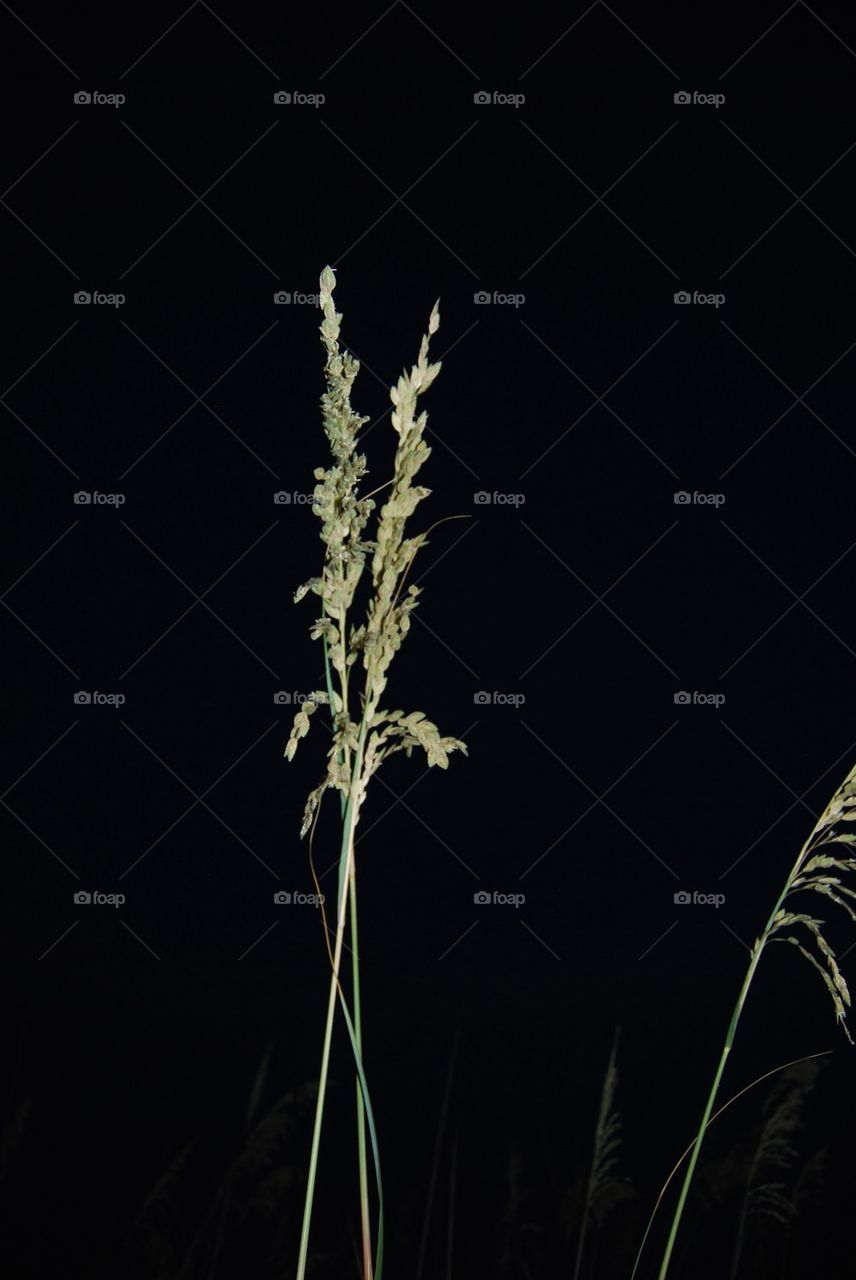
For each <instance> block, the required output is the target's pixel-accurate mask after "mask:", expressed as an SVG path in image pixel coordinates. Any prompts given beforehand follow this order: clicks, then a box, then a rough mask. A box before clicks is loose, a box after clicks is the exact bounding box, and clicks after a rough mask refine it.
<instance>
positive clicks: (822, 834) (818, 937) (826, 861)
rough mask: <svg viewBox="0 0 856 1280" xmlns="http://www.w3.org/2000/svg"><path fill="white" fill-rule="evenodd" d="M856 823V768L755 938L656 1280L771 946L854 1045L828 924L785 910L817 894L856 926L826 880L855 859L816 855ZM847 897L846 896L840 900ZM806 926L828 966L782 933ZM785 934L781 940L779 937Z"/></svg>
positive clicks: (665, 1265)
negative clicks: (801, 970)
mask: <svg viewBox="0 0 856 1280" xmlns="http://www.w3.org/2000/svg"><path fill="white" fill-rule="evenodd" d="M853 821H856V767H854V768H853V769H851V771H850V773H849V774H848V776H847V778H846V779H845V781H844V782H843V783H842V785H841V786H840V787H839V789H838V791H836V793H835V795H834V796H833V797H832V799H831V800H830V802H829V804H828V805H827V807H826V809H825V810H824V811H823V813H822V814H821V816H820V818H819V819H818V821H817V823H816V824H815V827H814V829H813V831H812V833H811V835H810V836H809V837H808V839H807V840H806V842H805V844H804V845H803V847H802V849H801V850H800V852H799V855H798V856H797V859H796V862H795V863H794V865H793V868H792V870H791V873H790V875H789V876H788V878H787V880H786V881H785V885H784V888H783V889H782V892H781V893H780V894H779V897H778V899H777V901H776V904H775V906H774V907H773V910H772V911H771V913H770V917H769V919H768V920H767V923H766V925H765V927H764V930H763V932H762V933H761V935H760V937H758V938H756V939H755V943H754V945H753V947H752V952H751V958H750V961H749V967H748V969H747V971H746V976H745V977H744V979H743V984H742V986H741V988H740V993H739V995H738V997H737V1003H736V1004H735V1006H734V1011H733V1013H732V1015H731V1021H730V1023H729V1024H728V1031H727V1033H726V1037H725V1043H724V1045H723V1048H722V1053H721V1054H720V1058H719V1062H718V1064H717V1068H716V1072H715V1074H714V1077H713V1083H712V1085H711V1087H710V1092H709V1093H708V1096H707V1102H706V1103H705V1108H704V1112H703V1114H702V1118H701V1123H700V1125H699V1130H698V1134H697V1136H696V1139H695V1142H694V1144H693V1150H692V1155H691V1156H690V1160H689V1163H688V1165H687V1170H686V1174H685V1175H684V1181H683V1185H682V1187H681V1193H680V1196H679V1198H678V1204H677V1207H676V1209H675V1213H674V1216H673V1218H672V1224H671V1228H670V1230H669V1237H668V1240H667V1242H666V1248H665V1251H664V1254H663V1260H662V1263H661V1265H660V1271H659V1277H658V1280H665V1277H666V1274H667V1272H668V1269H669V1263H670V1261H671V1257H672V1250H673V1248H674V1244H675V1238H676V1236H677V1233H678V1227H679V1226H680V1222H681V1217H682V1215H683V1211H684V1205H685V1204H686V1199H687V1194H688V1192H689V1188H690V1183H691V1182H692V1178H693V1174H694V1172H695V1167H696V1163H697V1161H698V1157H699V1152H700V1151H701V1145H702V1142H703V1140H704V1135H705V1130H706V1129H707V1126H708V1124H709V1122H710V1116H711V1112H712V1110H713V1105H714V1102H715V1101H716V1096H717V1093H718V1092H719V1085H720V1081H721V1080H722V1075H723V1072H724V1071H725V1065H726V1063H727V1061H728V1055H729V1054H730V1052H731V1049H732V1046H733V1044H734V1037H735V1034H736V1032H737V1025H738V1023H739V1021H740V1017H741V1014H742V1013H743V1008H744V1006H745V1004H746V999H747V996H748V994H749V988H750V986H751V985H752V979H753V978H754V977H755V972H756V970H757V968H758V965H759V963H760V960H761V956H762V954H763V952H764V948H765V947H766V945H767V943H768V942H771V941H773V942H790V943H791V944H792V945H793V946H795V947H797V948H798V950H799V951H800V953H801V954H802V955H803V956H805V958H806V959H807V960H808V961H809V962H810V963H811V964H812V965H813V966H814V968H815V969H816V970H817V971H818V972H819V973H820V975H821V977H822V978H823V980H824V983H825V985H826V987H827V990H828V991H829V994H830V996H831V997H832V1003H833V1006H834V1008H835V1019H836V1022H837V1023H839V1024H840V1025H841V1027H842V1029H843V1030H844V1033H845V1035H846V1036H847V1039H848V1040H849V1041H850V1043H851V1044H852V1043H853V1039H852V1037H851V1035H850V1032H849V1031H848V1029H847V1022H846V1012H845V1005H847V1006H849V1005H850V993H849V991H848V989H847V983H846V982H845V980H844V976H843V974H842V973H841V971H840V969H839V968H838V965H837V964H836V961H835V953H834V951H833V950H832V948H831V947H830V946H829V944H828V943H827V941H826V939H825V938H824V936H823V933H822V932H821V925H822V924H823V923H824V922H823V921H822V920H818V919H817V918H816V917H814V916H810V915H807V914H805V913H803V912H791V911H786V910H785V908H784V902H785V900H786V899H787V898H789V897H790V896H791V895H793V894H796V893H802V892H814V893H819V894H821V895H823V896H824V897H826V898H828V899H830V900H831V901H833V902H835V903H836V904H837V905H838V906H840V907H843V908H844V910H845V911H847V913H848V914H849V915H850V917H851V919H853V920H854V921H856V911H854V910H853V908H852V906H851V905H850V903H849V902H848V901H847V898H850V899H856V891H854V890H853V889H850V888H849V887H847V886H846V885H843V884H842V883H841V878H840V876H834V875H828V874H827V872H829V871H830V870H833V871H844V872H853V871H856V859H854V858H848V857H840V856H839V857H836V856H832V855H829V854H818V853H817V850H818V849H820V848H821V847H823V846H832V845H835V844H843V845H845V846H852V845H853V844H856V835H851V834H848V833H835V834H833V832H834V831H835V828H836V826H837V824H838V823H839V822H853ZM842 894H844V895H845V897H842V896H841V895H842ZM797 925H802V926H803V927H804V928H805V929H806V930H807V931H808V933H809V934H810V936H811V937H813V938H814V941H815V943H816V945H817V948H818V951H819V952H820V955H821V957H822V959H823V960H824V961H825V966H824V964H822V963H821V962H820V961H819V960H818V959H817V958H816V957H815V956H814V955H812V954H811V952H809V951H807V950H806V949H805V947H804V946H803V945H802V943H801V942H800V940H799V938H798V937H796V936H794V935H793V934H782V933H781V931H783V930H785V929H788V928H790V927H792V926H797ZM779 934H781V936H776V935H779Z"/></svg>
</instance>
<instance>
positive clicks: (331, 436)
mask: <svg viewBox="0 0 856 1280" xmlns="http://www.w3.org/2000/svg"><path fill="white" fill-rule="evenodd" d="M335 284H336V280H335V276H334V275H333V272H332V270H331V268H330V267H325V268H324V271H323V272H322V274H321V306H322V309H323V312H324V319H323V321H322V323H321V338H322V341H323V343H324V346H325V348H326V351H327V363H326V366H325V373H326V377H327V391H326V393H325V395H323V396H322V397H321V412H322V418H323V423H324V430H325V432H326V434H327V439H328V440H329V442H330V449H331V452H332V455H333V465H332V466H331V467H330V468H329V469H328V470H324V468H322V467H319V468H317V469H316V471H315V479H316V480H317V481H318V483H317V485H316V486H315V492H314V500H313V509H314V511H315V514H316V515H317V516H318V518H319V519H320V520H321V522H322V527H321V538H322V541H323V542H324V544H325V546H326V549H327V550H326V554H325V557H324V568H323V571H322V574H321V577H319V578H312V579H311V580H310V581H309V582H306V583H304V584H303V586H301V587H300V588H299V589H298V591H297V592H296V593H295V597H294V598H295V601H298V600H301V599H302V598H303V597H304V596H305V595H307V594H308V593H309V592H312V593H314V594H315V595H317V596H320V597H321V603H322V615H321V617H320V618H318V619H316V621H315V622H314V623H313V625H312V628H311V631H310V634H311V636H312V638H313V639H314V640H317V639H319V638H320V639H323V641H324V645H325V654H326V655H327V656H328V659H329V665H330V666H332V668H333V670H334V671H335V673H336V676H337V677H338V684H339V688H338V689H335V688H334V687H333V686H332V682H331V683H330V688H329V691H328V692H324V691H316V692H315V693H313V694H312V695H311V697H310V699H309V700H308V701H307V702H306V703H305V704H304V705H303V707H302V708H301V709H300V710H299V711H298V712H297V714H296V716H295V718H294V726H293V728H292V731H291V735H290V737H289V739H288V743H287V745H286V748H285V755H286V757H287V758H288V759H289V760H291V759H293V757H294V753H295V751H296V750H297V744H298V742H299V741H300V739H301V738H302V737H304V736H305V735H306V734H307V733H308V731H309V717H310V715H311V714H312V712H313V711H314V710H315V707H316V706H317V705H318V704H320V703H325V704H328V705H331V706H332V710H333V723H334V733H333V741H332V744H331V747H330V750H329V752H328V766H327V774H326V776H325V778H324V781H323V782H322V783H321V785H320V786H319V787H317V788H315V790H314V791H312V792H311V794H310V796H309V799H308V802H307V805H306V810H305V812H304V816H303V824H302V826H301V832H300V834H301V835H305V833H306V832H307V831H308V829H309V827H310V825H311V823H312V819H313V815H314V813H315V810H316V809H317V807H318V804H319V803H320V800H321V797H322V795H323V793H324V791H325V790H326V789H327V788H328V787H335V788H336V789H337V790H339V791H341V792H342V794H343V795H344V796H346V797H350V795H351V790H352V787H353V793H354V794H353V797H352V799H353V806H354V822H356V817H357V815H358V813H359V808H360V806H361V805H362V801H363V799H364V797H365V790H366V786H367V783H368V780H369V778H370V777H371V776H372V774H373V773H375V772H376V770H377V769H378V768H379V766H380V765H381V764H382V762H383V761H384V760H385V759H386V758H387V757H388V756H390V755H392V753H393V752H395V751H406V752H407V754H408V756H409V755H410V753H411V751H412V749H413V748H414V747H421V748H422V749H423V750H424V752H425V754H426V756H427V759H428V764H429V765H435V764H436V765H439V766H440V767H441V768H442V769H445V768H446V767H447V765H448V758H449V752H451V751H455V750H460V751H463V752H464V753H466V751H467V748H466V745H465V743H463V742H460V741H459V740H458V739H457V738H443V737H441V736H440V733H439V730H438V729H437V726H436V725H435V724H433V723H432V722H431V721H430V720H426V719H425V716H424V714H423V713H422V712H421V711H416V712H413V713H411V714H410V715H407V716H405V714H404V712H403V711H384V710H379V709H378V705H379V701H380V698H381V695H382V694H383V692H384V689H385V688H386V683H387V670H388V668H389V665H390V663H391V661H392V659H393V657H394V656H395V654H396V653H397V651H398V649H399V648H400V647H401V644H402V642H403V640H404V637H405V636H406V635H407V632H408V630H409V629H410V614H411V612H412V611H413V609H415V608H416V606H417V597H418V595H419V588H418V587H416V586H413V585H411V586H409V587H408V588H407V590H406V592H405V593H404V594H403V595H402V589H403V586H404V579H405V578H406V576H407V573H408V571H409V569H410V566H411V564H412V563H413V559H414V557H415V555H416V553H417V551H418V550H419V548H420V547H422V546H424V545H425V542H426V535H425V534H424V533H420V534H417V535H416V536H414V537H411V538H405V537H404V529H405V524H406V522H407V520H408V518H409V517H410V516H412V515H413V512H414V511H415V510H416V507H417V506H418V504H419V503H420V502H421V501H422V499H423V498H427V497H428V495H429V494H430V492H431V491H430V489H426V488H424V487H423V486H421V485H415V484H414V483H413V480H414V477H415V476H416V474H417V472H418V471H419V470H420V468H421V467H422V466H423V464H424V463H425V462H426V461H427V459H428V457H429V456H430V454H431V450H430V448H429V447H428V445H427V444H426V443H425V440H424V432H425V426H426V423H427V419H428V415H427V413H426V412H425V411H424V410H423V411H422V412H421V413H420V414H419V415H418V416H417V415H416V409H417V401H418V398H419V396H421V395H423V394H424V393H425V392H426V391H427V390H428V388H429V387H430V386H431V383H432V382H433V381H434V379H435V378H436V376H437V374H438V373H439V372H440V363H439V362H438V363H437V364H429V363H428V343H429V337H430V335H431V334H433V333H436V331H437V329H438V327H439V324H440V313H439V311H438V303H435V304H434V309H433V310H432V312H431V317H430V320H429V323H428V333H427V334H426V335H425V336H424V337H423V338H422V344H421V347H420V349H419V359H418V361H417V363H416V364H415V365H414V366H413V368H412V369H411V371H410V373H409V374H406V373H402V375H401V377H400V378H399V380H398V383H397V384H396V386H394V387H392V388H391V390H390V393H389V394H390V399H391V401H392V403H393V405H394V406H395V408H394V410H393V413H392V425H393V427H394V429H395V432H396V434H397V437H398V445H397V448H396V452H395V464H394V474H393V478H392V482H391V484H390V486H389V493H388V496H387V499H386V502H385V503H384V505H383V507H382V508H381V511H380V514H379V516H378V520H377V529H376V536H375V538H374V539H373V540H369V539H366V538H364V536H363V534H364V530H365V529H366V525H367V524H368V521H369V517H370V515H371V513H372V511H373V510H374V507H375V503H374V502H373V501H372V499H371V498H362V499H360V498H359V497H358V496H357V495H358V486H359V483H360V481H361V480H362V478H363V476H364V475H365V474H366V470H367V467H366V459H365V456H364V455H363V454H359V453H358V452H357V433H358V432H359V429H360V427H361V426H362V425H363V423H365V422H367V421H368V418H365V417H361V416H360V415H359V414H355V413H354V412H353V410H352V408H351V403H350V395H351V388H352V386H353V382H354V379H355V377H356V375H357V373H358V372H359V368H360V365H359V361H357V360H355V359H354V358H353V357H352V356H351V354H350V353H349V352H345V353H344V354H342V353H340V350H339V342H338V339H339V331H340V323H341V319H342V317H341V315H339V314H338V313H337V312H336V310H335V307H334V306H333V298H332V293H333V289H334V288H335ZM369 555H371V557H372V559H371V573H372V588H373V591H372V596H371V598H370V600H369V603H368V608H367V611H366V620H365V622H364V623H363V624H362V625H360V626H357V627H353V628H351V629H350V630H349V624H348V610H349V609H350V608H351V606H352V604H353V601H354V595H355V592H356V589H357V585H358V583H359V581H360V578H361V576H362V573H363V569H364V567H365V564H366V560H367V558H368V556H369ZM358 658H361V659H362V672H363V676H364V679H363V687H362V689H360V690H359V696H360V704H361V714H360V720H359V722H357V721H355V720H353V719H352V718H351V715H350V707H349V692H350V687H349V686H350V684H351V682H352V680H353V679H354V673H353V672H352V668H353V667H354V664H355V663H356V662H357V659H358ZM361 747H362V748H363V749H362V750H360V748H361ZM355 765H356V767H354V766H355Z"/></svg>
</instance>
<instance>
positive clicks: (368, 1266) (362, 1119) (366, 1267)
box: [350, 859, 372, 1280]
mask: <svg viewBox="0 0 856 1280" xmlns="http://www.w3.org/2000/svg"><path fill="white" fill-rule="evenodd" d="M350 899H351V944H352V947H353V950H352V952H351V973H352V976H353V986H354V1038H355V1039H356V1042H357V1053H358V1054H359V1056H360V1059H362V1056H363V1031H362V1020H361V1014H360V954H359V939H358V936H357V865H356V860H355V859H352V860H351V879H350ZM356 1084H357V1144H358V1148H359V1160H360V1217H361V1221H362V1230H363V1272H364V1275H365V1280H372V1235H371V1217H370V1214H369V1180H368V1165H367V1162H366V1110H365V1104H364V1102H363V1090H362V1085H361V1084H360V1077H359V1075H358V1076H357V1080H356Z"/></svg>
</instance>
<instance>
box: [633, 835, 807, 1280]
mask: <svg viewBox="0 0 856 1280" xmlns="http://www.w3.org/2000/svg"><path fill="white" fill-rule="evenodd" d="M814 835H815V832H814V831H812V833H811V835H810V836H809V838H808V840H806V842H805V844H804V845H803V847H802V849H801V850H800V852H799V856H798V857H797V860H796V862H795V864H794V867H793V870H792V871H791V874H790V875H789V876H788V878H787V880H786V881H785V887H784V889H783V890H782V892H781V893H780V894H779V897H778V900H777V901H776V905H775V906H774V907H773V910H772V911H771V912H770V918H769V920H768V921H767V924H766V926H765V928H764V932H763V933H762V934H761V936H760V938H758V940H757V941H756V943H755V946H754V947H753V948H752V959H751V961H750V963H749V968H748V969H747V971H746V977H745V978H744V979H743V986H742V987H741V988H740V994H739V996H738V997H737V1003H736V1004H735V1006H734V1012H733V1013H732V1015H731V1022H730V1023H729V1025H728V1034H727V1035H726V1037H725V1044H724V1046H723V1049H722V1054H721V1056H720V1059H719V1065H718V1066H717V1068H716V1074H715V1076H714V1077H713V1084H712V1085H711V1088H710V1093H709V1094H708V1097H707V1105H706V1106H705V1109H704V1115H703V1116H702V1118H701V1124H700V1125H699V1130H698V1135H697V1137H696V1140H695V1143H694V1144H693V1153H692V1155H691V1156H690V1160H689V1164H688V1165H687V1171H686V1174H685V1175H684V1182H683V1186H682V1187H681V1194H680V1197H679V1199H678V1204H677V1208H676V1209H675V1215H674V1217H673V1218H672V1226H671V1229H670V1231H669V1238H668V1241H667V1242H666V1249H665V1252H664V1254H663V1261H662V1263H661V1265H660V1272H659V1276H658V1280H665V1277H666V1272H667V1271H668V1269H669V1262H670V1260H671V1257H672V1249H673V1248H674V1244H675V1237H676V1236H677V1234H678V1227H679V1225H680V1221H681V1217H682V1215H683V1211H684V1205H685V1203H686V1199H687V1193H688V1191H689V1188H690V1183H691V1182H692V1178H693V1174H694V1172H695V1167H696V1163H697V1161H698V1157H699V1152H700V1151H701V1144H702V1142H703V1141H704V1135H705V1130H706V1129H707V1125H708V1122H709V1120H710V1113H711V1111H712V1110H713V1104H714V1102H715V1101H716V1095H717V1093H718V1091H719V1083H720V1081H721V1079H722V1073H723V1072H724V1070H725V1064H726V1062H727V1060H728V1055H729V1053H730V1052H731V1046H732V1045H733V1043H734V1036H735V1034H736V1031H737V1024H738V1022H739V1021H740V1015H741V1014H742V1012H743V1006H744V1004H745V1003H746V997H747V995H748V993H749V987H750V985H751V982H752V979H753V978H754V976H755V970H756V969H757V968H758V962H759V961H760V959H761V953H762V952H763V950H764V947H765V945H766V943H767V939H768V938H769V936H770V931H771V929H772V926H773V921H774V920H775V918H776V916H777V914H778V912H779V911H780V909H781V906H782V903H783V902H784V900H785V898H786V897H787V895H788V893H789V892H790V888H791V884H792V883H793V881H794V879H795V877H796V875H797V872H798V871H799V868H800V867H801V865H802V863H803V859H804V858H805V856H806V854H807V852H808V847H809V845H810V843H811V841H812V839H813V838H814Z"/></svg>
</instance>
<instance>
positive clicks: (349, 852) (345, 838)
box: [297, 732, 365, 1280]
mask: <svg viewBox="0 0 856 1280" xmlns="http://www.w3.org/2000/svg"><path fill="white" fill-rule="evenodd" d="M364 738H365V733H364V732H361V734H360V739H359V744H358V747H357V753H356V759H355V761H354V768H353V770H352V773H351V785H350V787H349V789H348V803H347V806H346V808H345V817H344V824H343V830H342V849H341V862H342V864H343V872H344V877H341V878H340V885H341V879H343V878H345V877H347V876H348V874H349V872H350V867H351V864H352V860H353V853H354V840H353V832H354V822H355V817H356V813H355V808H354V788H355V786H356V783H357V780H358V779H359V776H360V773H361V771H362V763H363V742H364ZM347 899H348V894H347V893H346V892H342V891H341V889H340V893H339V902H338V913H337V920H336V946H335V950H334V953H333V972H332V975H331V977H330V996H329V999H328V1002H327V1023H326V1026H325V1028H324V1047H323V1050H322V1053H321V1072H320V1076H319V1081H318V1100H317V1103H316V1106H315V1126H314V1129H313V1132H312V1151H311V1154H310V1157H309V1173H308V1177H307V1182H306V1200H305V1202H304V1206H303V1226H302V1228H301V1232H300V1253H299V1255H298V1260H297V1280H304V1277H305V1275H306V1256H307V1253H308V1249H309V1225H310V1222H311V1219H312V1205H313V1201H314V1197H315V1178H316V1174H317V1170H318V1149H319V1146H320V1143H321V1122H322V1119H323V1115H324V1099H325V1097H326V1093H327V1074H328V1070H329V1065H330V1044H331V1041H332V1038H333V1016H334V1014H335V1011H336V993H337V990H338V980H339V965H340V963H341V959H342V945H343V943H344V936H345V907H346V905H347Z"/></svg>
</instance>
